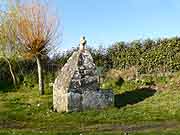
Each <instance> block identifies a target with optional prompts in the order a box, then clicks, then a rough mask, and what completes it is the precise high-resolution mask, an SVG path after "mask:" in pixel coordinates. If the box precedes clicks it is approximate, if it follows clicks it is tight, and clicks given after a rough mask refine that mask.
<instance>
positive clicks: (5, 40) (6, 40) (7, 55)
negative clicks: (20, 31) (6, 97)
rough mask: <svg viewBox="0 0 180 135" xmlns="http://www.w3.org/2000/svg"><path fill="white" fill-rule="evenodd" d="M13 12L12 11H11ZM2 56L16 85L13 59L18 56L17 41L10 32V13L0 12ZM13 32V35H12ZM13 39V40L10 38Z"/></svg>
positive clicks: (0, 52)
mask: <svg viewBox="0 0 180 135" xmlns="http://www.w3.org/2000/svg"><path fill="white" fill-rule="evenodd" d="M11 13H12V12H11ZM0 20H1V21H0V58H2V59H4V60H5V61H6V62H7V63H8V66H9V71H10V74H11V76H12V80H13V84H14V86H15V87H16V85H17V78H16V75H15V73H14V70H13V65H12V61H13V60H16V58H17V56H18V55H17V51H16V45H15V44H16V41H15V40H14V39H15V35H14V33H13V32H10V30H11V28H10V27H9V26H10V22H11V21H10V18H9V16H8V13H5V12H3V11H1V12H0ZM12 34H13V35H12ZM10 39H11V40H10Z"/></svg>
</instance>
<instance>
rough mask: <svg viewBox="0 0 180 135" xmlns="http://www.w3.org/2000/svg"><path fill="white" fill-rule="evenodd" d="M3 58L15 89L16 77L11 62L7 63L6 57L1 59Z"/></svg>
mask: <svg viewBox="0 0 180 135" xmlns="http://www.w3.org/2000/svg"><path fill="white" fill-rule="evenodd" d="M3 58H4V60H5V61H6V62H7V63H8V66H9V71H10V73H11V76H12V79H13V85H14V87H16V86H17V83H16V76H15V74H14V72H13V69H12V65H11V62H10V61H9V59H8V58H6V57H3Z"/></svg>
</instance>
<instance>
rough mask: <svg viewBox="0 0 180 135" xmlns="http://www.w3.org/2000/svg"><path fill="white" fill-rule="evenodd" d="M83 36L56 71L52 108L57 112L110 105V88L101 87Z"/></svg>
mask: <svg viewBox="0 0 180 135" xmlns="http://www.w3.org/2000/svg"><path fill="white" fill-rule="evenodd" d="M86 43H87V42H86V39H85V37H82V38H81V39H80V47H79V51H75V52H74V53H73V54H72V56H71V57H70V58H69V60H68V61H67V63H66V64H65V65H64V67H63V68H62V69H61V71H60V72H59V74H58V76H57V78H56V79H55V82H54V85H53V109H54V111H57V112H72V111H85V110H89V109H99V108H105V107H108V106H111V105H112V104H113V98H114V95H113V93H112V91H111V90H100V89H99V88H98V83H97V75H96V66H95V64H94V62H93V58H92V56H91V54H90V52H89V51H88V50H86V49H85V45H86Z"/></svg>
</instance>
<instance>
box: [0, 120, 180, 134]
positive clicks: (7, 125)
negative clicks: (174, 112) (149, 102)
mask: <svg viewBox="0 0 180 135" xmlns="http://www.w3.org/2000/svg"><path fill="white" fill-rule="evenodd" d="M25 125H26V124H25V123H23V122H17V121H0V129H18V130H23V131H24V130H26V131H38V132H39V131H48V129H46V128H29V127H28V128H27V127H26V126H25ZM167 129H168V130H175V129H180V122H176V121H167V122H150V123H144V124H132V125H119V124H96V125H91V126H86V127H81V128H79V130H78V131H80V132H92V131H93V132H125V133H130V132H143V131H164V130H167ZM66 130H71V127H69V128H68V127H66ZM54 131H57V132H61V131H63V127H61V128H60V129H59V128H55V129H54Z"/></svg>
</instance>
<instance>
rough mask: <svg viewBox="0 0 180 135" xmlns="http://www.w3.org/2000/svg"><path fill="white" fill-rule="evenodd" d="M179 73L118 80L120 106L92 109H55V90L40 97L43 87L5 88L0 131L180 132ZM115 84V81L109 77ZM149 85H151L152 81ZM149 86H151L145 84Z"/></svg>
mask: <svg viewBox="0 0 180 135" xmlns="http://www.w3.org/2000/svg"><path fill="white" fill-rule="evenodd" d="M178 76H179V75H178V74H176V75H175V76H171V77H152V78H151V79H152V80H151V81H152V82H153V83H154V84H153V85H155V86H153V87H150V86H147V85H146V83H147V82H148V81H149V79H147V77H146V79H144V80H143V79H142V80H138V81H137V80H136V81H125V82H124V83H123V85H122V86H121V87H120V86H118V84H117V83H116V84H114V82H110V84H105V85H107V86H106V87H108V85H109V86H111V87H112V88H113V89H114V91H115V93H116V96H115V106H114V107H110V108H107V109H102V110H91V111H86V112H72V113H56V112H53V111H52V90H51V89H48V90H47V91H46V95H44V96H42V97H39V96H38V90H37V87H34V88H31V89H30V88H24V87H21V88H19V89H17V90H15V89H12V88H11V87H9V88H5V87H3V88H1V89H0V134H4V135H11V134H18V135H23V134H27V135H28V134H29V135H31V134H40V135H41V134H43V135H44V134H45V135H46V134H47V135H51V134H55V135H56V134H57V135H61V134H62V135H66V134H67V135H70V134H81V133H82V134H83V135H84V134H85V135H86V134H90V135H91V134H93V135H94V134H122V135H124V134H130V135H142V134H151V135H161V134H163V135H171V134H172V135H175V134H180V102H179V101H180V87H179V86H180V85H179V81H178V80H179V79H178V78H179V77H178ZM108 83H109V82H108ZM148 85H149V84H148ZM145 86H146V87H145Z"/></svg>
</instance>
